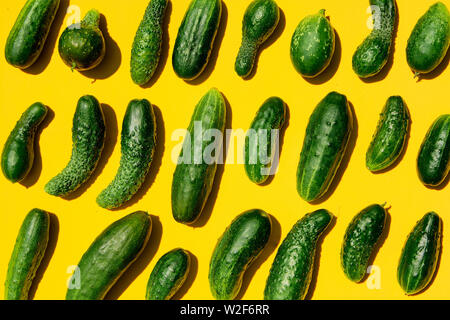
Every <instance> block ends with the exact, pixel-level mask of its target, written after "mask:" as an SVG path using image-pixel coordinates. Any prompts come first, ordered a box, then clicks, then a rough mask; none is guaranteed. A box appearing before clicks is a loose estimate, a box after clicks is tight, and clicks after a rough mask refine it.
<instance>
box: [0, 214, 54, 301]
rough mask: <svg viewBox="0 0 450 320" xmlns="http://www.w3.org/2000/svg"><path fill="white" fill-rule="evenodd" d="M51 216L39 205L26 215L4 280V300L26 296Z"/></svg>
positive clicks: (46, 239) (25, 297) (42, 252)
mask: <svg viewBox="0 0 450 320" xmlns="http://www.w3.org/2000/svg"><path fill="white" fill-rule="evenodd" d="M49 230H50V216H49V214H48V213H47V212H45V211H43V210H40V209H33V210H31V211H30V212H29V213H28V215H27V216H26V217H25V220H24V221H23V223H22V226H21V227H20V231H19V234H18V236H17V239H16V244H15V246H14V251H13V253H12V255H11V259H10V260H9V265H8V273H7V275H6V281H5V300H28V292H29V290H30V287H31V285H32V282H33V279H34V277H35V275H36V271H37V269H38V268H39V265H40V263H41V261H42V258H43V257H44V254H45V251H46V249H47V244H48V239H49Z"/></svg>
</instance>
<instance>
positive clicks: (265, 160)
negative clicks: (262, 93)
mask: <svg viewBox="0 0 450 320" xmlns="http://www.w3.org/2000/svg"><path fill="white" fill-rule="evenodd" d="M285 117H286V104H285V103H284V102H283V100H281V99H280V98H278V97H272V98H269V99H267V100H266V101H265V102H264V104H263V105H262V106H261V108H260V109H259V110H258V113H257V114H256V117H255V119H254V120H253V122H252V125H251V127H250V131H249V132H248V133H247V136H246V138H245V150H244V151H245V154H244V157H245V158H244V159H245V171H246V173H247V176H248V177H249V178H250V180H251V181H252V182H254V183H256V184H261V183H264V182H265V181H267V179H268V178H269V176H270V175H271V168H272V162H273V157H274V156H275V150H274V149H275V148H278V147H279V138H280V130H281V128H282V127H283V125H284V121H285ZM272 130H277V132H278V134H277V135H273V132H272ZM260 134H261V137H260V136H259V135H260ZM272 139H274V140H275V141H272ZM272 142H275V145H273V143H272Z"/></svg>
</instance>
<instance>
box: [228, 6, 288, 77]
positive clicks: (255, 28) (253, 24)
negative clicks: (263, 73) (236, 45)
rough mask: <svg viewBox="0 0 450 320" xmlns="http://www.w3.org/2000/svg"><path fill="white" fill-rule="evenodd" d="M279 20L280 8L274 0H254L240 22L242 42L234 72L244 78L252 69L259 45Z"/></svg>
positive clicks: (269, 34)
mask: <svg viewBox="0 0 450 320" xmlns="http://www.w3.org/2000/svg"><path fill="white" fill-rule="evenodd" d="M279 21H280V8H279V7H278V5H277V4H276V2H275V1H274V0H254V1H253V2H252V3H250V5H249V6H248V8H247V10H246V11H245V14H244V20H243V22H242V43H241V47H240V49H239V53H238V56H237V58H236V63H235V67H234V69H235V71H236V73H237V74H238V75H239V76H241V77H243V78H246V77H248V76H249V74H250V73H251V72H252V70H253V66H254V64H255V60H256V55H257V53H258V50H259V48H260V47H261V45H262V44H263V43H264V42H265V41H266V40H267V39H268V38H269V37H270V36H271V35H272V33H273V32H274V31H275V28H276V27H277V25H278V22H279Z"/></svg>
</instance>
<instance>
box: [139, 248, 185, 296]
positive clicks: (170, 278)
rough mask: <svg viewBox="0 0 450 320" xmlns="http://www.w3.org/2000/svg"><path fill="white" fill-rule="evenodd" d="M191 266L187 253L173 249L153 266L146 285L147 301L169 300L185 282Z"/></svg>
mask: <svg viewBox="0 0 450 320" xmlns="http://www.w3.org/2000/svg"><path fill="white" fill-rule="evenodd" d="M190 265H191V257H190V255H189V252H187V251H186V250H183V249H174V250H172V251H170V252H168V253H166V254H165V255H163V256H162V257H161V258H160V259H159V260H158V262H157V263H156V265H155V268H154V269H153V271H152V273H151V274H150V278H149V279H148V283H147V294H146V296H145V298H146V299H147V300H170V299H171V298H172V297H173V296H174V294H175V293H176V292H177V291H178V290H179V289H180V288H181V286H182V285H183V284H184V282H185V281H186V278H187V276H188V274H189V268H190Z"/></svg>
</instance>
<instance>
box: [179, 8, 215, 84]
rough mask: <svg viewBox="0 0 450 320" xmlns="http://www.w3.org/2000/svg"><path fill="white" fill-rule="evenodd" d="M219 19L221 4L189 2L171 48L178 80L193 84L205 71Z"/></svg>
mask: <svg viewBox="0 0 450 320" xmlns="http://www.w3.org/2000/svg"><path fill="white" fill-rule="evenodd" d="M221 16H222V1H221V0H192V2H191V4H190V5H189V8H188V10H187V11H186V14H185V16H184V18H183V22H182V23H181V26H180V28H179V30H178V35H177V39H176V41H175V46H174V48H173V55H172V65H173V70H174V71H175V73H176V74H177V75H178V76H179V77H180V78H182V79H185V80H194V79H195V78H197V77H198V76H199V75H200V74H201V73H202V72H203V70H204V69H205V68H206V65H207V64H208V60H209V57H210V55H211V51H212V48H213V45H214V39H215V38H216V34H217V30H218V29H219V25H220V19H221Z"/></svg>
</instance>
